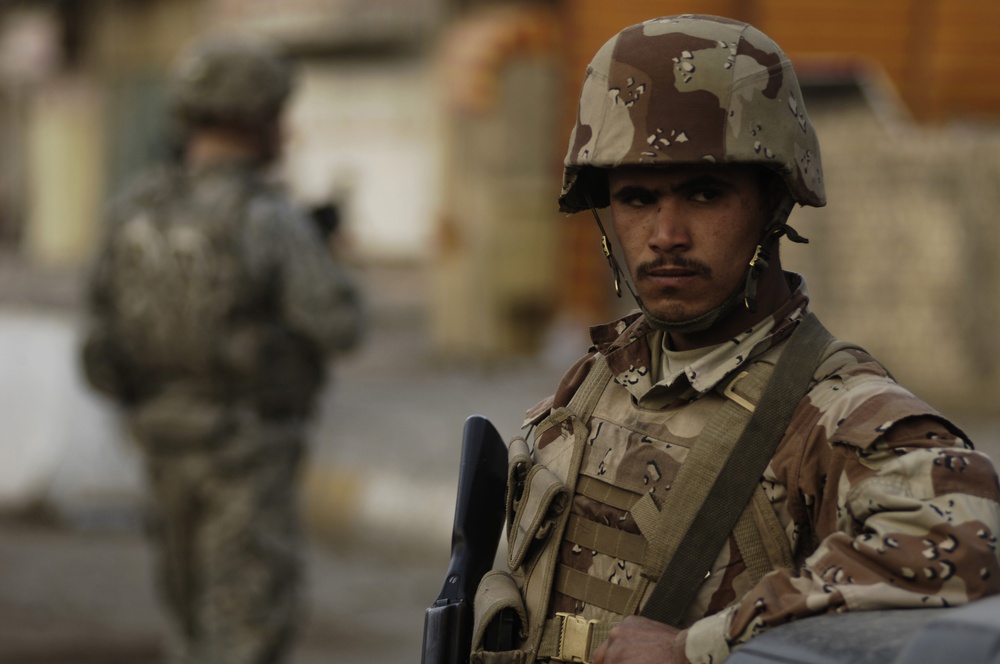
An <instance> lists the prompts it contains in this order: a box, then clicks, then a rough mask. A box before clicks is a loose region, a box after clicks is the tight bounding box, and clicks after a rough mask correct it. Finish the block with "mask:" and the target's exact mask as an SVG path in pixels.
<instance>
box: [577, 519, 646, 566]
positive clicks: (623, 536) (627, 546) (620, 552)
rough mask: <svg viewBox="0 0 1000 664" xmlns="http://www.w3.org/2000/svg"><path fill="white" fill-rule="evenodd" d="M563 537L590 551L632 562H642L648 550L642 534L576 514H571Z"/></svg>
mask: <svg viewBox="0 0 1000 664" xmlns="http://www.w3.org/2000/svg"><path fill="white" fill-rule="evenodd" d="M563 539H565V540H568V541H570V542H572V543H573V544H577V545H579V546H581V547H582V548H584V549H586V550H588V551H596V552H598V553H603V554H604V555H607V556H611V557H613V558H618V559H620V560H624V561H627V562H630V563H640V562H642V556H643V554H644V553H645V552H646V539H645V538H644V537H643V536H642V535H634V534H632V533H630V532H626V531H624V530H622V529H621V528H612V527H611V526H605V525H604V524H603V523H598V522H596V521H591V520H589V519H584V518H583V517H581V516H578V515H576V514H570V515H569V521H567V522H566V532H565V533H564V534H563Z"/></svg>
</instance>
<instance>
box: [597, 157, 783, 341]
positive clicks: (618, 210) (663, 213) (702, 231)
mask: <svg viewBox="0 0 1000 664" xmlns="http://www.w3.org/2000/svg"><path fill="white" fill-rule="evenodd" d="M608 185H609V189H610V194H611V215H612V220H613V225H614V229H615V233H616V235H617V236H618V241H619V243H620V244H621V246H622V250H623V251H624V253H625V261H626V263H627V264H628V268H629V272H630V273H631V275H632V279H633V283H634V284H635V287H636V290H637V291H638V294H639V296H640V297H641V298H642V302H643V304H644V305H645V307H646V308H647V309H648V310H649V311H650V313H652V314H653V315H655V316H656V317H658V318H661V319H663V320H666V321H669V322H683V321H686V320H690V319H692V318H695V317H697V316H700V315H702V314H704V313H707V312H709V311H711V310H712V309H714V308H715V307H717V306H719V305H720V304H722V303H723V302H724V301H725V300H726V299H727V298H728V297H729V296H730V295H731V294H732V293H733V292H734V291H735V290H736V288H737V287H738V286H739V284H740V283H741V280H742V279H743V276H744V275H745V274H746V270H747V266H748V264H749V262H750V259H751V258H752V257H753V252H754V249H755V248H756V246H757V243H758V242H759V241H760V237H761V234H762V233H763V230H764V224H765V222H766V219H765V218H764V217H765V214H764V211H763V210H762V205H761V191H760V183H759V177H758V174H757V172H756V171H755V170H754V169H753V168H752V167H749V166H735V165H726V166H714V165H704V166H675V167H666V168H655V169H654V168H642V167H634V168H632V167H630V168H616V169H612V170H610V171H608Z"/></svg>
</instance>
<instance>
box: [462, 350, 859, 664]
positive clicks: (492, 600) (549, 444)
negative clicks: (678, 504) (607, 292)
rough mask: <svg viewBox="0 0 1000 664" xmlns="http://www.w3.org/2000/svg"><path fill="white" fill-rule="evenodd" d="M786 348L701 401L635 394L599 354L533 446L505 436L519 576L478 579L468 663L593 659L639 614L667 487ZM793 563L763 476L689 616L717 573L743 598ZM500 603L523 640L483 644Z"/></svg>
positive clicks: (837, 353)
mask: <svg viewBox="0 0 1000 664" xmlns="http://www.w3.org/2000/svg"><path fill="white" fill-rule="evenodd" d="M850 347H853V346H852V345H849V344H846V343H842V342H836V343H834V344H831V345H830V346H829V347H828V348H827V350H826V352H825V355H824V358H823V360H822V362H821V363H820V366H819V367H818V368H817V367H804V368H802V370H803V371H809V375H812V376H813V380H814V381H815V380H818V379H819V378H821V377H823V376H826V375H829V374H830V373H832V372H834V371H836V369H837V368H839V367H841V366H843V365H844V364H846V363H848V362H849V361H850V357H849V356H848V355H847V354H846V353H843V352H842V351H843V350H845V349H846V348H850ZM784 348H785V344H781V345H779V346H777V347H776V348H773V349H771V350H769V351H768V352H766V353H764V354H763V355H762V356H761V357H759V358H756V359H755V360H754V361H753V362H752V363H751V364H750V365H748V366H744V367H743V368H742V370H741V371H738V372H737V373H736V374H735V375H734V376H730V377H729V378H728V379H726V380H723V381H721V382H720V384H719V386H717V388H716V389H715V390H714V391H712V392H711V393H708V394H706V395H703V396H702V397H700V398H699V399H697V400H695V401H694V402H691V403H689V404H686V405H683V406H681V407H679V408H674V409H667V410H663V411H654V410H648V409H642V408H640V407H639V406H637V405H636V404H634V403H633V401H632V398H631V395H630V394H629V392H627V391H626V390H625V389H624V388H623V387H622V386H620V385H618V384H617V383H615V382H614V381H612V380H611V374H610V370H609V369H608V367H607V363H606V361H605V359H604V358H603V357H602V356H598V357H597V360H596V362H595V364H594V365H593V367H592V369H591V372H590V374H589V375H588V377H587V378H586V380H585V381H584V383H583V384H582V385H581V387H580V389H579V390H578V391H577V393H576V394H575V395H574V397H573V399H572V400H571V401H570V403H569V404H568V405H567V406H566V407H564V408H558V409H555V410H553V411H552V412H551V413H549V414H548V415H547V416H546V417H545V419H544V420H542V421H541V422H540V423H538V424H537V428H536V430H535V432H534V437H533V440H534V450H530V449H529V446H528V443H527V442H526V441H525V440H524V439H523V438H518V439H515V440H513V441H512V442H511V444H510V447H509V470H508V496H507V515H508V516H507V519H508V520H507V533H508V535H507V537H508V560H507V562H508V565H509V567H510V570H511V573H509V574H508V573H507V572H501V571H494V572H491V573H489V574H488V575H487V576H486V577H485V578H484V580H483V582H482V584H481V585H480V588H479V591H478V593H477V596H476V600H475V614H476V626H475V634H474V637H473V655H472V659H471V661H472V662H474V663H476V662H483V663H496V664H501V663H503V664H506V663H510V662H517V663H521V662H533V661H536V660H542V661H545V660H549V659H551V660H554V661H578V662H588V661H590V656H591V653H592V652H593V650H594V649H595V648H596V647H597V645H599V644H600V643H601V642H602V641H603V640H604V639H605V638H606V636H607V633H608V632H609V631H610V629H611V628H612V627H614V625H616V624H617V623H618V622H620V621H621V620H622V618H623V617H624V616H626V615H631V614H634V613H637V612H638V611H639V609H640V608H641V607H642V606H643V604H644V603H645V602H646V600H647V599H648V598H649V595H650V593H651V592H652V590H653V588H654V587H655V585H656V581H657V579H658V578H659V574H660V572H661V571H662V569H663V565H662V560H661V559H659V557H660V556H661V554H662V550H660V549H658V547H660V548H662V544H657V545H656V546H653V547H651V546H650V541H651V539H654V540H655V539H656V538H655V534H656V530H657V528H658V519H659V517H660V508H661V506H662V505H663V499H664V495H665V493H666V492H667V491H668V490H669V487H670V483H671V481H672V479H673V478H674V477H675V476H676V474H677V470H678V469H679V468H680V467H681V466H682V465H683V464H684V463H685V461H686V460H687V459H688V457H689V456H691V450H692V449H693V443H694V442H695V440H696V439H697V440H698V443H699V445H702V444H706V445H708V446H711V445H712V443H713V441H710V440H704V439H703V438H699V434H701V432H702V430H703V429H705V427H706V424H708V423H709V422H710V421H712V418H713V417H718V415H717V414H718V413H719V412H720V409H723V408H738V409H743V410H745V411H748V412H752V411H753V410H754V409H755V408H756V404H757V401H758V400H759V398H760V395H761V393H762V391H763V388H764V386H765V385H766V383H767V379H768V378H769V377H770V374H771V372H772V371H773V368H774V364H775V363H776V361H777V358H778V356H779V355H780V353H781V352H782V351H783V350H784ZM781 433H782V432H777V435H780V434H781ZM689 486H690V485H689ZM792 566H793V557H792V551H791V548H790V543H789V540H788V537H787V535H786V533H785V529H784V527H783V526H782V524H781V523H780V521H779V520H778V517H777V515H776V513H775V510H774V508H773V507H772V504H771V500H770V499H769V497H768V496H767V495H766V493H765V491H764V489H763V488H762V486H761V485H760V484H759V483H758V485H757V486H756V489H755V490H754V493H753V497H752V499H751V500H750V502H749V504H748V505H747V507H746V509H745V510H744V512H743V513H742V514H741V516H740V518H739V520H738V521H737V523H736V526H735V528H734V530H733V532H732V533H731V535H730V536H729V543H728V545H727V546H725V547H724V548H723V550H722V551H721V552H720V553H719V554H718V557H717V558H716V560H715V563H714V564H713V566H712V569H711V571H710V572H709V573H708V575H707V576H706V577H705V579H704V580H703V581H702V583H701V585H700V588H699V590H698V594H697V596H696V598H695V600H694V602H693V604H692V605H691V606H690V608H689V610H688V614H687V618H686V620H685V624H684V626H686V625H689V624H690V623H692V622H694V621H695V620H697V619H699V618H701V617H703V616H704V615H706V611H707V610H709V603H710V601H711V600H712V597H713V595H714V594H715V592H716V591H717V590H719V588H720V586H721V585H722V584H723V583H725V584H727V585H728V586H729V587H731V588H732V590H733V593H734V597H733V600H732V601H733V602H735V601H737V600H738V599H739V598H740V597H742V595H743V594H745V593H746V592H747V591H749V590H750V588H752V587H753V585H754V584H756V583H757V581H759V580H760V579H761V578H762V577H763V576H764V575H765V574H767V573H768V572H769V571H771V570H773V569H776V568H791V567H792ZM730 603H732V602H730ZM503 609H512V610H514V611H515V612H516V613H517V615H518V617H519V619H520V624H521V626H522V633H521V643H520V646H519V648H518V649H517V650H514V651H509V652H505V653H494V652H486V651H483V650H481V648H480V646H481V643H482V640H483V636H484V633H485V630H486V626H487V625H488V624H489V622H490V621H491V620H492V619H493V617H494V616H496V615H497V614H498V613H499V612H500V611H501V610H503ZM715 610H719V607H716V609H715Z"/></svg>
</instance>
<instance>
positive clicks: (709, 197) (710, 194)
mask: <svg viewBox="0 0 1000 664" xmlns="http://www.w3.org/2000/svg"><path fill="white" fill-rule="evenodd" d="M721 196H722V191H721V190H719V189H710V188H706V189H698V190H696V191H693V192H692V193H691V200H692V201H695V202H698V203H711V202H712V201H714V200H717V199H719V198H720V197H721Z"/></svg>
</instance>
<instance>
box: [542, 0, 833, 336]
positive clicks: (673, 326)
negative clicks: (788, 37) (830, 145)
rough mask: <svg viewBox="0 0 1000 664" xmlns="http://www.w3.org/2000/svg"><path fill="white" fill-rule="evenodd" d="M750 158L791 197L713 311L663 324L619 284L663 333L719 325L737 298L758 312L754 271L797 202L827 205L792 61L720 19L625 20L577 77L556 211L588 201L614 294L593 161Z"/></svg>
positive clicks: (602, 181) (605, 197) (765, 40)
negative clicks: (737, 282) (574, 109)
mask: <svg viewBox="0 0 1000 664" xmlns="http://www.w3.org/2000/svg"><path fill="white" fill-rule="evenodd" d="M706 163H709V164H751V165H759V166H763V167H765V168H768V169H770V170H772V171H774V172H775V173H777V174H778V175H779V176H780V177H781V179H782V180H783V181H784V183H785V186H786V189H787V194H786V195H784V196H783V197H782V200H781V201H780V202H779V203H778V204H777V205H776V207H775V209H774V210H773V214H772V216H771V220H770V222H769V223H768V224H767V225H766V227H765V229H764V233H763V235H762V237H761V239H760V242H759V244H758V245H757V249H756V251H755V252H754V256H753V259H752V260H751V261H750V264H749V266H748V267H747V272H746V276H745V278H744V280H743V283H742V284H741V285H740V286H739V287H738V288H737V289H736V290H735V291H734V292H733V293H732V294H731V295H730V296H729V297H728V298H727V299H726V301H725V302H723V303H722V304H720V305H719V306H717V307H716V308H715V309H712V310H711V311H709V312H707V313H705V314H703V315H701V316H698V317H697V318H693V319H691V320H686V321H666V320H662V319H660V318H658V317H656V316H655V315H654V314H653V313H652V312H650V311H649V310H648V309H647V308H646V307H645V306H644V305H643V302H642V300H641V298H640V297H639V296H638V294H637V293H636V291H635V289H634V288H633V287H632V285H631V284H630V283H629V282H628V281H627V280H626V281H625V284H626V285H627V286H628V288H629V290H630V291H631V292H632V295H633V297H634V298H635V300H636V303H637V304H638V305H639V308H640V309H641V310H642V311H643V313H644V314H645V316H646V319H647V320H648V321H649V323H650V324H651V325H652V326H653V327H655V328H658V329H661V330H666V331H669V332H681V333H685V332H694V331H699V330H705V329H708V328H710V327H711V326H713V325H715V323H716V322H718V321H719V320H721V319H722V318H723V317H724V316H726V315H728V314H729V313H730V312H732V311H733V310H734V309H735V307H736V306H737V305H738V304H739V303H741V302H742V303H743V304H744V305H745V306H746V308H747V309H748V310H750V311H751V312H753V311H756V310H757V301H756V292H757V280H758V279H759V277H760V275H761V273H762V272H763V270H764V269H765V268H766V267H767V265H768V261H769V260H770V255H771V254H770V252H771V248H772V247H773V245H774V243H775V242H777V240H778V239H779V238H780V237H781V236H783V235H787V236H788V238H789V239H791V240H793V241H795V242H806V240H805V238H802V237H801V236H799V234H798V233H796V232H795V231H794V230H793V229H792V228H791V227H790V226H789V225H788V223H787V221H788V215H789V214H790V213H791V210H792V207H793V206H794V205H795V203H799V204H800V205H812V206H816V207H820V206H822V205H825V204H826V193H825V191H824V188H823V172H822V166H821V164H820V156H819V141H818V140H817V138H816V132H815V130H814V129H813V126H812V124H811V123H810V122H809V117H808V116H807V115H806V109H805V104H804V103H803V101H802V91H801V90H800V89H799V83H798V79H796V77H795V72H794V71H793V69H792V64H791V62H790V61H789V60H788V58H787V57H786V56H785V54H784V53H783V52H782V51H781V48H779V47H778V45H777V44H775V43H774V41H773V40H771V39H770V38H769V37H768V36H767V35H765V34H764V33H762V32H761V31H760V30H757V29H756V28H754V27H753V26H751V25H748V24H746V23H741V22H739V21H734V20H732V19H728V18H722V17H718V16H705V15H694V14H684V15H681V16H665V17H662V18H656V19H652V20H649V21H646V22H644V23H640V24H638V25H634V26H631V27H628V28H625V29H624V30H622V31H621V32H619V33H618V34H617V35H615V36H614V37H612V38H611V39H610V40H609V41H608V42H607V43H605V44H604V46H603V47H601V49H600V50H599V51H598V52H597V55H595V56H594V59H593V60H592V61H591V63H590V66H589V67H588V68H587V75H586V78H585V79H584V82H583V91H582V92H581V94H580V107H579V111H578V113H577V121H576V126H575V127H574V128H573V133H572V134H571V136H570V142H569V152H568V153H567V154H566V159H565V161H564V170H563V188H562V193H561V194H560V196H559V209H560V210H562V211H563V212H579V211H581V210H587V209H590V210H593V213H594V217H595V219H596V220H597V224H598V226H599V227H600V230H601V234H602V235H603V236H604V237H603V238H602V241H603V249H604V255H605V257H607V259H608V262H609V264H610V265H611V269H612V272H613V273H614V277H615V290H616V291H617V292H618V295H619V296H620V295H621V288H620V282H621V279H620V275H621V268H620V266H619V265H618V261H617V260H616V259H615V257H614V256H613V255H612V254H611V249H610V245H609V243H608V241H607V233H606V232H605V230H604V226H603V224H601V219H600V216H599V215H598V214H597V210H596V208H602V207H607V206H608V205H609V204H610V200H609V194H608V185H607V178H605V177H604V176H603V174H602V173H601V172H600V169H609V168H615V167H619V166H652V167H655V166H665V165H673V164H706Z"/></svg>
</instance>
